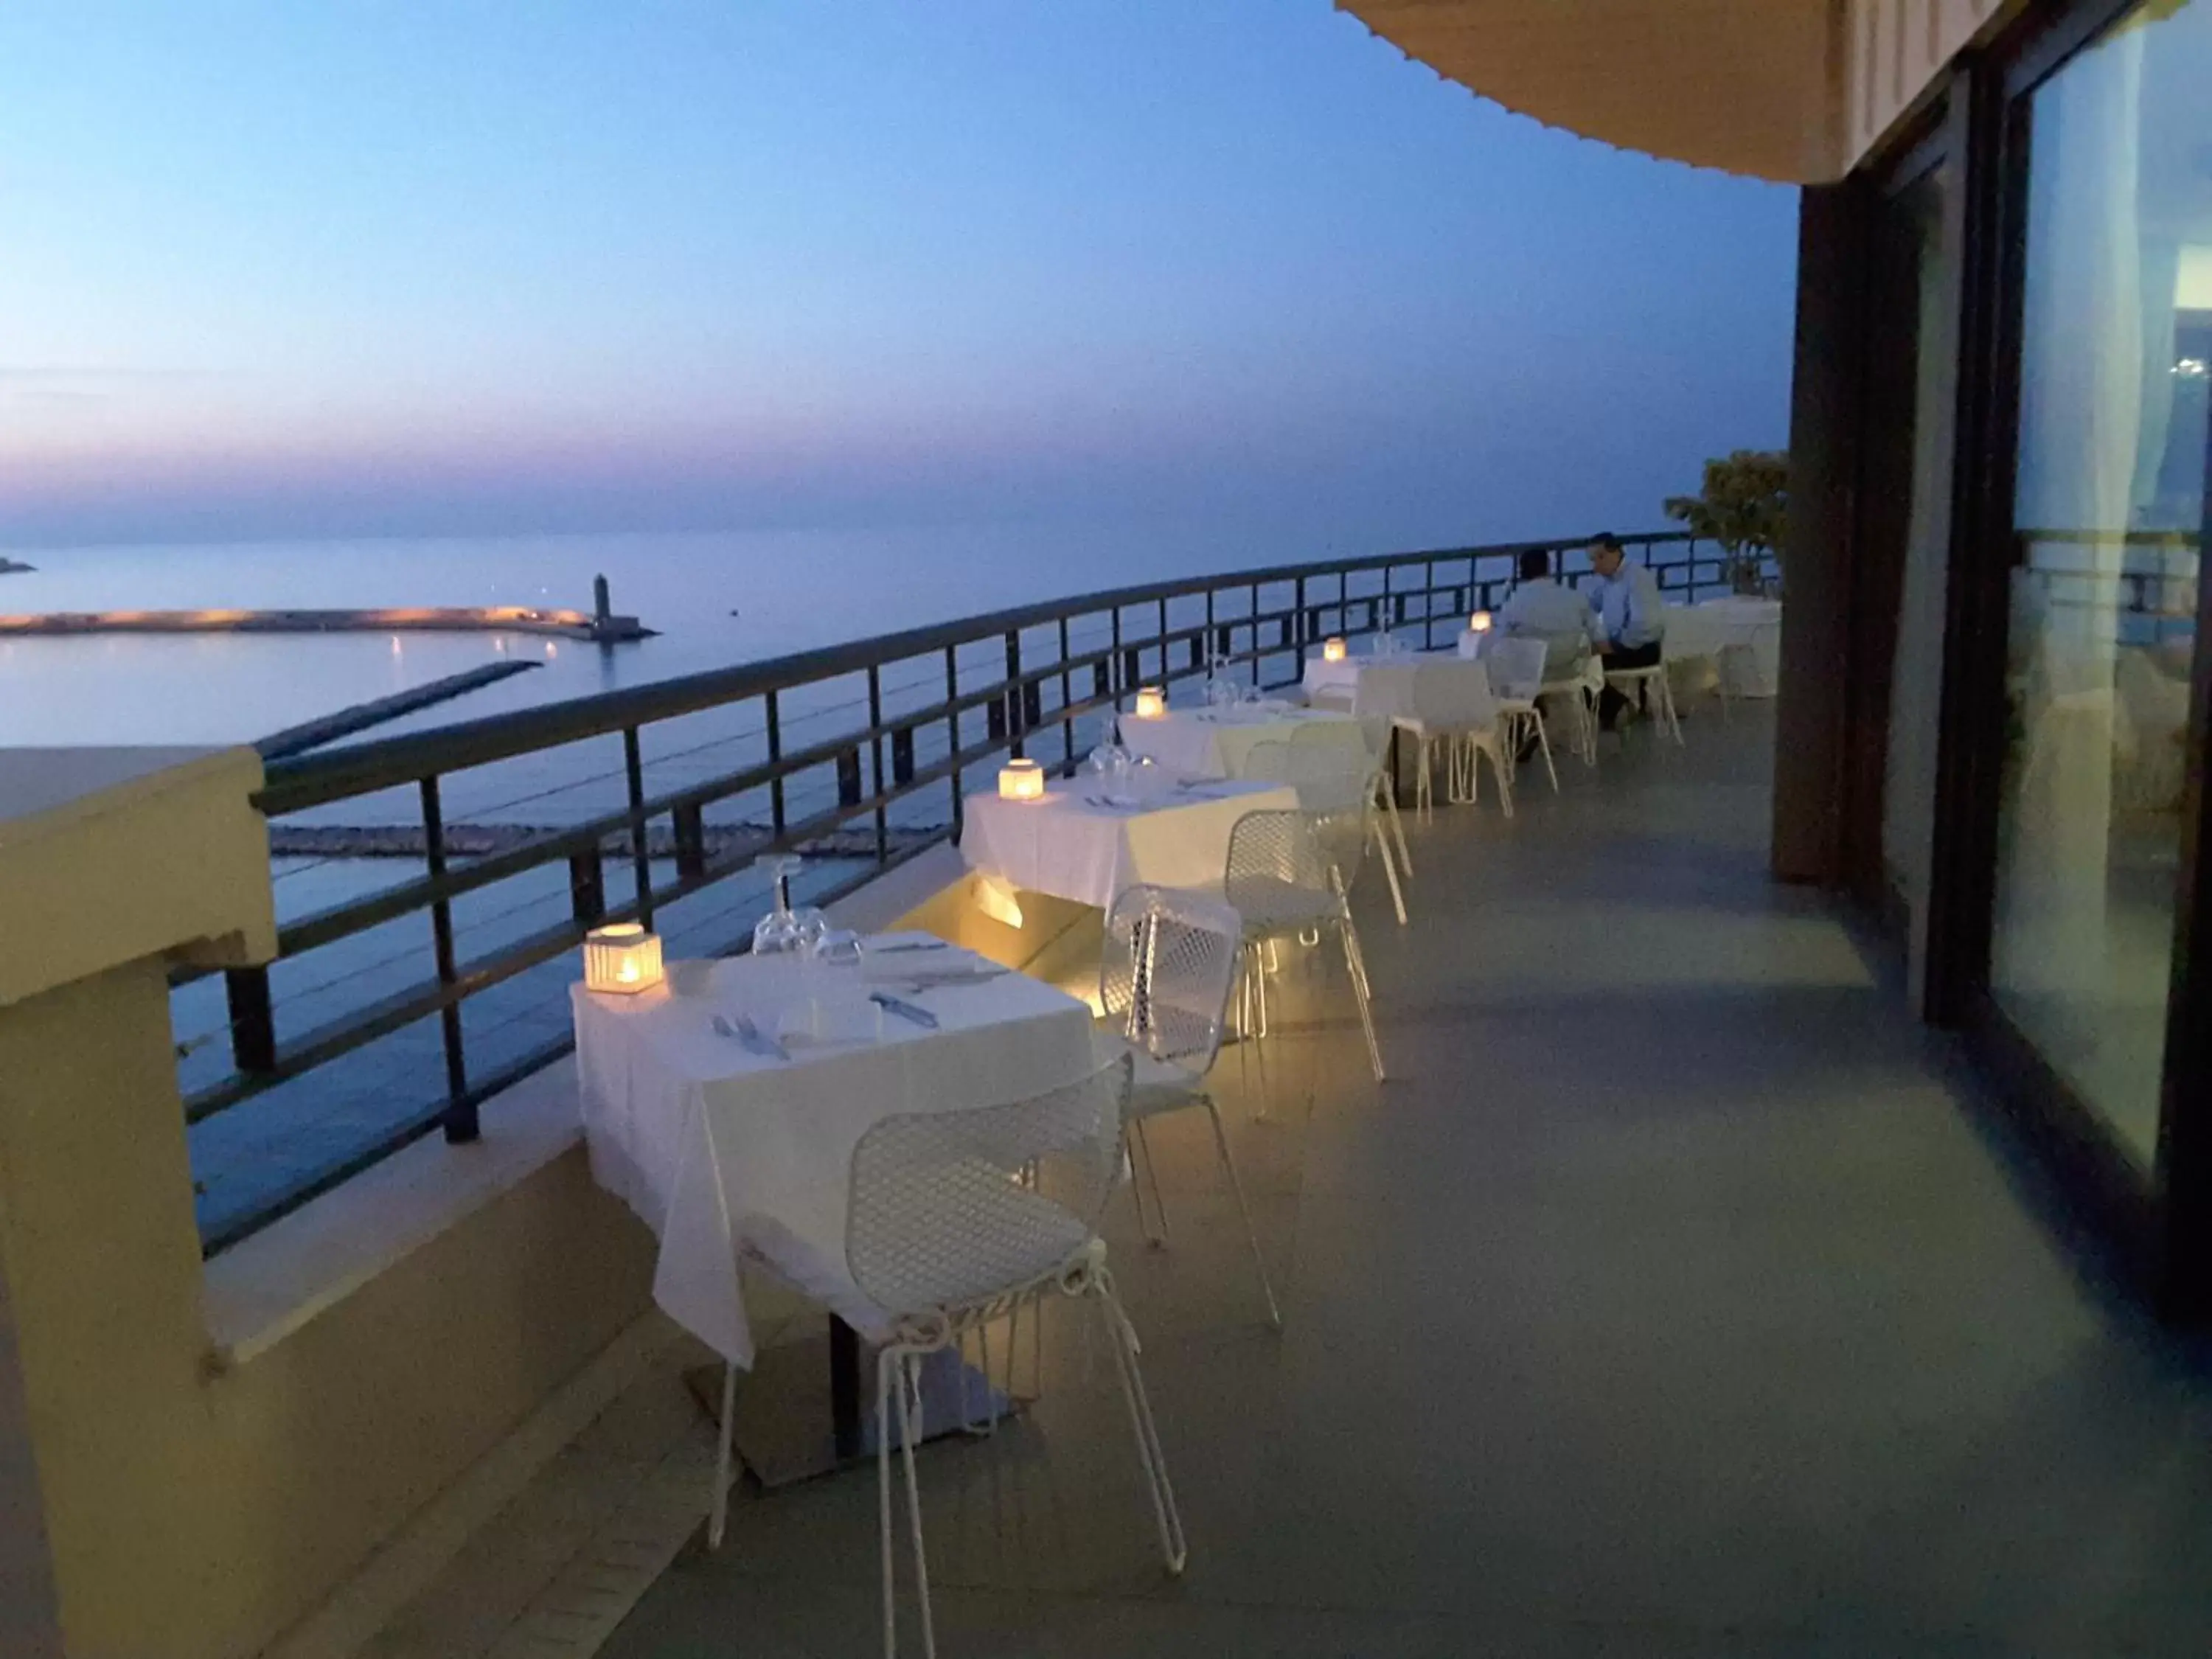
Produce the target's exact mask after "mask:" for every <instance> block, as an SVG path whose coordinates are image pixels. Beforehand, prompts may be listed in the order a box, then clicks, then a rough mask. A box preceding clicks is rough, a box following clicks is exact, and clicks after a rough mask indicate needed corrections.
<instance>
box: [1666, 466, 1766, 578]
mask: <svg viewBox="0 0 2212 1659" xmlns="http://www.w3.org/2000/svg"><path fill="white" fill-rule="evenodd" d="M1667 516H1668V518H1670V519H1677V520H1680V521H1681V522H1682V523H1683V524H1685V525H1686V526H1689V529H1690V533H1691V534H1692V535H1694V536H1702V537H1706V538H1710V539H1711V540H1713V541H1716V542H1717V543H1719V544H1720V547H1721V551H1722V553H1723V555H1724V559H1723V569H1724V570H1725V572H1726V574H1727V576H1728V580H1729V587H1730V588H1731V589H1733V590H1734V591H1735V592H1738V593H1765V592H1769V591H1770V589H1771V588H1776V587H1778V586H1780V574H1781V570H1780V567H1781V562H1782V553H1783V541H1784V535H1785V533H1786V532H1787V530H1788V527H1789V520H1790V458H1789V456H1787V455H1785V454H1783V453H1778V452H1777V451H1774V450H1763V449H1739V450H1737V451H1735V453H1733V454H1729V455H1725V456H1720V457H1717V458H1716V459H1712V460H1709V461H1707V462H1706V463H1705V489H1704V490H1703V491H1702V493H1700V494H1699V495H1670V496H1668V498H1667ZM1770 563H1771V564H1772V565H1773V567H1774V574H1773V576H1772V578H1771V579H1770V577H1769V574H1768V566H1769V564H1770Z"/></svg>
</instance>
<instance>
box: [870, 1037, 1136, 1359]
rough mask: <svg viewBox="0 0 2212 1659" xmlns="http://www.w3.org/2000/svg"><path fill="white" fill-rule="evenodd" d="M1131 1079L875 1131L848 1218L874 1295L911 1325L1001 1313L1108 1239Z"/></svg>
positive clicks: (896, 1119)
mask: <svg viewBox="0 0 2212 1659" xmlns="http://www.w3.org/2000/svg"><path fill="white" fill-rule="evenodd" d="M1131 1070H1132V1063H1131V1061H1130V1059H1129V1056H1128V1055H1127V1054H1119V1055H1116V1056H1115V1059H1114V1060H1112V1061H1111V1062H1110V1063H1109V1064H1108V1065H1107V1066H1104V1067H1103V1068H1102V1069H1101V1070H1099V1071H1097V1072H1094V1073H1091V1075H1090V1076H1088V1077H1085V1078H1081V1079H1078V1080H1077V1081H1075V1082H1073V1083H1070V1084H1066V1085H1061V1086H1060V1087H1059V1088H1056V1089H1048V1090H1046V1091H1044V1092H1042V1094H1036V1095H1032V1096H1030V1097H1027V1098H1025V1099H1022V1100H1015V1101H1009V1102H1007V1103H1005V1104H1003V1105H998V1106H972V1107H962V1108H957V1109H954V1110H951V1111H944V1112H902V1113H898V1114H896V1115H892V1116H890V1117H886V1118H884V1119H881V1120H879V1121H878V1122H876V1123H875V1124H873V1125H872V1126H871V1127H869V1129H868V1130H867V1132H866V1133H865V1134H863V1135H862V1136H861V1137H860V1144H859V1145H858V1146H855V1147H854V1149H853V1164H852V1185H851V1188H850V1194H849V1202H848V1206H847V1210H846V1218H845V1265H846V1267H847V1269H848V1271H849V1272H850V1273H851V1274H852V1275H853V1282H854V1284H855V1285H858V1286H859V1287H860V1293H861V1294H862V1295H863V1296H865V1297H867V1298H868V1300H870V1301H871V1302H872V1303H874V1304H876V1305H877V1306H878V1307H879V1308H881V1309H883V1310H884V1312H886V1313H888V1314H891V1315H894V1316H903V1315H911V1314H918V1313H924V1312H927V1311H929V1310H935V1309H939V1308H957V1307H962V1306H967V1305H974V1304H978V1303H984V1302H987V1301H990V1300H992V1299H994V1298H995V1297H999V1296H1000V1295H1003V1294H1005V1293H1006V1292H1008V1291H1013V1290H1016V1289H1018V1288H1020V1287H1021V1286H1023V1285H1030V1284H1033V1283H1035V1282H1036V1280H1037V1279H1042V1278H1043V1277H1044V1276H1046V1275H1047V1274H1048V1273H1054V1272H1055V1271H1056V1270H1058V1269H1059V1268H1060V1267H1061V1266H1062V1265H1063V1264H1064V1263H1065V1262H1066V1261H1067V1259H1068V1257H1069V1256H1070V1255H1072V1254H1073V1252H1075V1251H1076V1250H1078V1249H1082V1248H1083V1247H1084V1246H1085V1245H1086V1244H1087V1243H1088V1242H1089V1241H1090V1239H1091V1237H1094V1236H1095V1235H1096V1232H1097V1225H1098V1218H1099V1215H1100V1214H1101V1212H1103V1210H1104V1209H1105V1207H1106V1200H1107V1199H1108V1198H1109V1197H1110V1196H1112V1194H1113V1190H1114V1182H1115V1176H1117V1174H1118V1173H1119V1171H1120V1170H1121V1115H1122V1113H1123V1111H1124V1110H1125V1109H1127V1104H1128V1099H1129V1081H1130V1075H1131ZM1024 1176H1028V1177H1030V1178H1029V1179H1028V1180H1027V1182H1026V1183H1024V1179H1023V1178H1024Z"/></svg>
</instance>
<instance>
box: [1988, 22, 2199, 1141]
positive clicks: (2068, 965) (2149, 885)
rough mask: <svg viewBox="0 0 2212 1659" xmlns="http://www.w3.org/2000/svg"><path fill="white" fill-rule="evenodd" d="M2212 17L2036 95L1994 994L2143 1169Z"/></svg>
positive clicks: (2165, 924)
mask: <svg viewBox="0 0 2212 1659" xmlns="http://www.w3.org/2000/svg"><path fill="white" fill-rule="evenodd" d="M2208 77H2212V6H2208V5H2207V4H2204V3H2202V0H2197V3H2187V4H2184V5H2183V6H2181V7H2180V8H2179V9H2178V10H2177V9H2174V8H2173V6H2172V4H2171V3H2170V0H2169V3H2157V4H2153V5H2148V6H2145V7H2140V8H2138V9H2137V10H2136V12H2135V13H2133V14H2131V15H2130V16H2129V17H2128V18H2127V19H2125V20H2124V21H2122V22H2121V23H2120V24H2119V25H2118V26H2117V27H2115V28H2114V29H2113V30H2112V32H2111V33H2108V34H2106V36H2105V37H2103V38H2102V39H2101V40H2100V41H2099V42H2098V43H2097V44H2096V45H2095V46H2092V47H2091V48H2090V49H2088V50H2087V51H2086V52H2083V53H2082V54H2081V56H2080V57H2078V58H2075V60H2074V61H2073V62H2072V63H2070V64H2068V65H2067V66H2066V67H2065V68H2064V69H2063V70H2061V71H2060V72H2059V73H2058V75H2057V76H2055V77H2054V78H2053V79H2052V80H2051V81H2050V82H2047V83H2046V84H2045V86H2044V87H2042V88H2040V89H2039V91H2038V92H2037V93H2036V94H2035V96H2034V104H2033V128H2032V137H2031V145H2032V157H2031V167H2030V178H2029V204H2028V223H2027V293H2026V297H2025V303H2024V310H2023V321H2022V336H2021V339H2022V346H2021V430H2020V466H2019V484H2018V491H2017V496H2016V500H2015V523H2016V524H2017V525H2018V526H2020V545H2019V549H2018V552H2017V562H2016V564H2015V569H2014V572H2013V578H2012V611H2013V614H2012V623H2011V633H2010V636H2009V637H2010V641H2011V644H2010V652H2009V660H2008V665H2007V672H2008V701H2009V720H2008V731H2007V733H2006V753H2005V768H2004V785H2003V788H2004V793H2003V798H2002V805H2001V811H2000V818H1999V845H1998V854H1997V856H1998V869H1997V883H1996V915H1995V933H1994V938H1993V941H1992V956H1991V965H1990V972H1991V985H1992V989H1993V990H1994V992H1995V994H1996V999H1997V1001H1998V1003H1999V1006H2002V1008H2003V1009H2004V1011H2005V1012H2006V1013H2007V1014H2008V1016H2009V1017H2010V1018H2012V1020H2013V1021H2014V1023H2015V1024H2017V1025H2018V1026H2019V1027H2020V1028H2021V1030H2022V1031H2023V1032H2024V1033H2025V1034H2026V1035H2027V1037H2028V1039H2029V1040H2030V1041H2031V1042H2033V1043H2034V1044H2035V1045H2036V1047H2037V1048H2038V1049H2039V1051H2040V1052H2041V1053H2042V1054H2043V1055H2044V1056H2045V1059H2046V1060H2049V1061H2050V1063H2051V1065H2052V1066H2053V1067H2054V1068H2055V1069H2056V1070H2057V1072H2058V1073H2059V1074H2060V1075H2061V1076H2062V1077H2063V1078H2064V1079H2066V1081H2067V1082H2068V1083H2069V1084H2070V1085H2072V1086H2073V1088H2074V1089H2075V1091H2076V1092H2078V1093H2079V1094H2080V1095H2081V1097H2083V1098H2084V1099H2086V1100H2087V1102H2088V1103H2089V1104H2090V1105H2091V1106H2092V1107H2093V1108H2094V1109H2096V1110H2097V1111H2099V1112H2100V1113H2101V1114H2102V1115H2104V1116H2105V1117H2106V1119H2107V1120H2108V1121H2109V1122H2110V1123H2111V1124H2112V1127H2114V1128H2116V1129H2117V1130H2118V1131H2119V1133H2120V1137H2121V1139H2122V1140H2123V1142H2124V1144H2125V1145H2127V1146H2129V1147H2130V1150H2132V1151H2133V1152H2136V1154H2137V1155H2138V1156H2139V1157H2141V1158H2142V1159H2143V1160H2144V1161H2145V1162H2146V1163H2147V1162H2148V1160H2149V1159H2150V1158H2151V1156H2152V1154H2153V1152H2154V1148H2155V1146H2156V1139H2157V1130H2158V1100H2159V1079H2160V1059H2161V1049H2162V1045H2163V1042H2164V1038H2165V1025H2166V987H2167V981H2168V977H2169V974H2170V970H2171V967H2172V939H2173V914H2174V884H2175V878H2176V874H2177V872H2178V869H2179V848H2180V806H2181V787H2182V777H2183V771H2184V762H2185V756H2186V754H2187V738H2188V731H2187V726H2188V691H2187V683H2188V673H2189V667H2190V659H2191V654H2192V653H2193V652H2194V649H2195V646H2196V637H2195V635H2196V624H2195V617H2196V610H2197V548H2198V544H2199V541H2200V539H2201V536H2200V532H2201V530H2202V526H2203V519H2204V510H2205V501H2204V494H2205V483H2206V477H2205V438H2206V434H2205V378H2206V377H2205V374H2204V365H2205V362H2206V360H2207V356H2208V353H2212V189H2208V187H2207V183H2206V180H2205V178H2204V176H2203V166H2202V161H2201V157H2202V156H2203V153H2204V149H2205V145H2206V143H2207V142H2208V140H2212V114H2208V112H2207V106H2206V105H2205V104H2204V102H2203V96H2202V88H2203V87H2204V86H2205V85H2206V84H2208Z"/></svg>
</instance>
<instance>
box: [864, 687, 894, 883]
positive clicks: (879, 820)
mask: <svg viewBox="0 0 2212 1659" xmlns="http://www.w3.org/2000/svg"><path fill="white" fill-rule="evenodd" d="M883 724H884V682H883V670H882V668H881V667H880V666H879V665H878V664H875V663H870V664H869V665H868V731H869V732H870V736H869V738H868V775H869V776H870V777H871V778H872V780H873V781H874V783H875V787H874V788H873V790H872V791H871V792H870V793H872V794H873V795H874V796H875V798H876V862H877V863H878V864H881V863H882V862H883V861H884V859H885V858H886V857H887V856H888V855H889V854H890V840H891V838H890V816H889V814H890V809H889V808H888V807H886V806H885V805H884V736H883V730H882V728H883Z"/></svg>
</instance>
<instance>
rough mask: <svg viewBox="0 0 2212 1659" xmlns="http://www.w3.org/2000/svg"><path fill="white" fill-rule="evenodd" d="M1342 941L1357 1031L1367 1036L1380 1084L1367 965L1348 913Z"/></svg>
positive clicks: (1341, 929)
mask: <svg viewBox="0 0 2212 1659" xmlns="http://www.w3.org/2000/svg"><path fill="white" fill-rule="evenodd" d="M1338 932H1339V933H1340V936H1341V938H1342V939H1343V940H1344V963H1345V966H1346V968H1347V969H1350V970H1351V974H1352V1000H1353V1002H1355V1003H1357V1004H1358V1007H1359V1029H1360V1030H1362V1031H1364V1032H1365V1033H1366V1035H1367V1059H1368V1061H1369V1063H1370V1065H1372V1066H1374V1067H1375V1080H1376V1082H1377V1083H1381V1082H1383V1080H1384V1079H1383V1045H1382V1044H1381V1043H1379V1042H1376V1040H1375V1012H1374V1010H1373V1009H1372V1008H1371V1007H1370V1006H1369V997H1368V991H1367V963H1366V959H1365V957H1364V955H1363V954H1362V953H1361V951H1360V949H1359V933H1358V930H1357V929H1356V928H1354V927H1352V915H1351V913H1350V912H1349V911H1346V914H1345V917H1344V920H1343V921H1342V922H1340V924H1339V926H1338Z"/></svg>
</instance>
